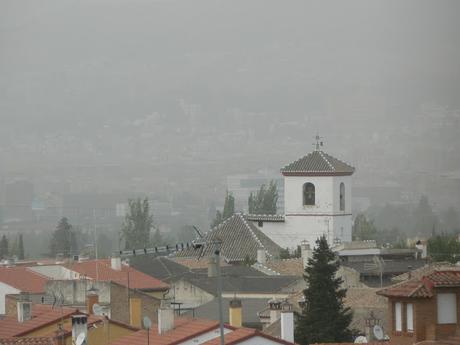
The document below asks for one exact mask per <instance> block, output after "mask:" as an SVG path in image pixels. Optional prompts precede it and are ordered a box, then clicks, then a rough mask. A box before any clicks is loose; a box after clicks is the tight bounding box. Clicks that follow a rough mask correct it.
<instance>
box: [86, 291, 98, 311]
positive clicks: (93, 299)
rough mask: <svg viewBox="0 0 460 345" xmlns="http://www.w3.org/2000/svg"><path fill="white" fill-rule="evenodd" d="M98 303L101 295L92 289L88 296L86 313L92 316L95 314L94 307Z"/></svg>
mask: <svg viewBox="0 0 460 345" xmlns="http://www.w3.org/2000/svg"><path fill="white" fill-rule="evenodd" d="M97 303H99V295H98V293H97V289H95V288H94V287H92V288H91V289H89V290H88V292H87V294H86V313H87V314H90V315H91V314H94V312H93V306H94V305H95V304H97Z"/></svg>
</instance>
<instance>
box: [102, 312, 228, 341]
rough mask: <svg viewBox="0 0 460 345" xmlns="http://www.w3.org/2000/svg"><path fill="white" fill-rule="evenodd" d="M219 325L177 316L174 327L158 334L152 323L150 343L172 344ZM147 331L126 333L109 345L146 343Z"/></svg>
mask: <svg viewBox="0 0 460 345" xmlns="http://www.w3.org/2000/svg"><path fill="white" fill-rule="evenodd" d="M218 327H219V323H218V322H217V321H210V320H202V319H200V320H198V319H188V318H179V319H176V321H175V327H174V329H172V330H170V331H168V332H166V333H164V334H161V335H160V334H158V325H157V324H153V325H152V329H151V330H150V334H149V337H150V344H155V345H172V344H178V343H179V342H181V341H185V340H187V339H191V338H193V337H195V336H198V335H200V334H203V333H206V332H209V331H212V330H214V329H216V328H218ZM146 332H147V331H145V330H142V331H138V332H136V333H133V334H130V335H127V336H125V337H122V338H120V339H117V340H115V341H113V342H111V343H110V345H147V333H146Z"/></svg>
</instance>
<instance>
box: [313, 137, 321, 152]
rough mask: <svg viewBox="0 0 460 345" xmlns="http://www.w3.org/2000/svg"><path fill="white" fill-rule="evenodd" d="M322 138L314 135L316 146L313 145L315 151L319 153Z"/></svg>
mask: <svg viewBox="0 0 460 345" xmlns="http://www.w3.org/2000/svg"><path fill="white" fill-rule="evenodd" d="M321 139H323V137H320V136H319V134H318V133H316V136H315V140H316V144H313V145H315V146H316V151H319V149H320V147H323V142H322V141H321Z"/></svg>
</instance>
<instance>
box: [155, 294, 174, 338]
mask: <svg viewBox="0 0 460 345" xmlns="http://www.w3.org/2000/svg"><path fill="white" fill-rule="evenodd" d="M162 302H163V301H162ZM173 328H174V309H172V308H171V306H170V305H162V306H161V307H160V308H159V309H158V334H163V333H166V332H167V331H170V330H172V329H173Z"/></svg>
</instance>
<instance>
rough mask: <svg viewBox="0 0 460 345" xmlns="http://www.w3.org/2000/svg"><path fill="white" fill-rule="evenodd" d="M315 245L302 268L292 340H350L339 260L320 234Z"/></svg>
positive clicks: (349, 312)
mask: <svg viewBox="0 0 460 345" xmlns="http://www.w3.org/2000/svg"><path fill="white" fill-rule="evenodd" d="M316 245H317V246H316V248H315V249H314V251H313V256H312V258H310V259H309V260H308V266H307V267H306V268H305V274H304V277H305V280H306V282H307V288H306V289H305V290H304V291H303V294H304V298H305V303H304V305H303V307H302V311H301V313H299V314H297V317H296V327H295V338H296V339H295V340H296V342H297V343H299V344H302V345H308V344H313V343H330V342H349V341H351V340H352V332H351V330H350V329H349V326H350V322H351V319H352V313H351V311H350V309H349V308H347V307H345V306H344V303H343V299H344V297H345V295H346V291H347V290H346V289H344V288H342V287H341V284H342V279H341V278H338V277H336V273H337V270H338V269H339V266H340V263H339V261H338V259H337V257H336V256H335V254H334V252H332V250H331V249H330V248H329V246H328V244H327V240H326V237H324V236H322V237H321V238H320V239H319V240H317V241H316Z"/></svg>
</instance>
